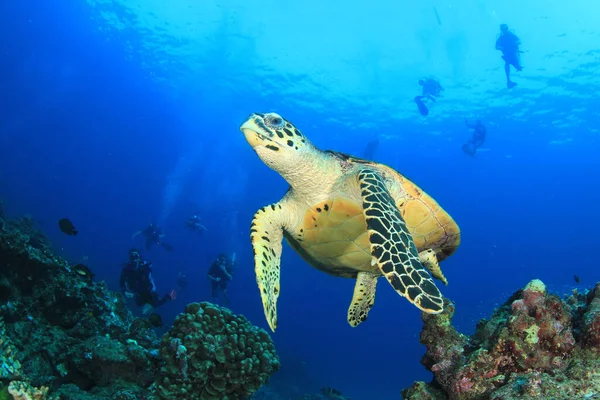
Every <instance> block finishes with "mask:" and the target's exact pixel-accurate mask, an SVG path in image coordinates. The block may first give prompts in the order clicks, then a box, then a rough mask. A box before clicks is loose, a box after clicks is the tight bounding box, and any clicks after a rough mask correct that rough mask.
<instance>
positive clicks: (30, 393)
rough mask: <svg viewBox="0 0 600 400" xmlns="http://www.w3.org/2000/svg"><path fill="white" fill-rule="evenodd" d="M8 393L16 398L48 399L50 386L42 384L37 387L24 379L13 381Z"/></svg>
mask: <svg viewBox="0 0 600 400" xmlns="http://www.w3.org/2000/svg"><path fill="white" fill-rule="evenodd" d="M8 393H10V394H11V395H12V397H13V399H14V400H46V399H49V397H48V388H47V387H45V386H42V387H41V388H39V389H38V388H35V387H33V386H31V385H30V384H28V383H27V382H24V381H12V382H11V383H10V384H9V385H8Z"/></svg>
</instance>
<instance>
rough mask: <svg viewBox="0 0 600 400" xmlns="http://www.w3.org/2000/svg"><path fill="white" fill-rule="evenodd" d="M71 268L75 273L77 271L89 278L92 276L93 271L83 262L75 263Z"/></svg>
mask: <svg viewBox="0 0 600 400" xmlns="http://www.w3.org/2000/svg"><path fill="white" fill-rule="evenodd" d="M72 268H73V271H75V272H76V273H78V274H79V275H81V276H84V277H86V278H89V279H92V278H93V277H94V273H93V272H92V271H91V270H90V269H89V268H88V267H86V266H85V265H83V264H77V265H75V266H74V267H72Z"/></svg>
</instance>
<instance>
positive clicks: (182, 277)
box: [177, 271, 189, 290]
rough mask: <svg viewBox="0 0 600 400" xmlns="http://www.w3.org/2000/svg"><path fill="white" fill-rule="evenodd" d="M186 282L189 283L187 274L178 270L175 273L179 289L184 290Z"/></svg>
mask: <svg viewBox="0 0 600 400" xmlns="http://www.w3.org/2000/svg"><path fill="white" fill-rule="evenodd" d="M188 283H189V281H188V277H187V274H186V273H185V272H181V271H180V272H179V273H178V274H177V287H178V288H179V289H180V290H184V289H185V288H187V286H188Z"/></svg>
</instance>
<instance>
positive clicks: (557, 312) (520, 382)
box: [403, 280, 600, 400]
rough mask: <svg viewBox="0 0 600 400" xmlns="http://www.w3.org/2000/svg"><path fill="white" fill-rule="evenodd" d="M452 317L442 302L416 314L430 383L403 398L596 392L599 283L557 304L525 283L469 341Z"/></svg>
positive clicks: (480, 399)
mask: <svg viewBox="0 0 600 400" xmlns="http://www.w3.org/2000/svg"><path fill="white" fill-rule="evenodd" d="M453 313H454V306H453V304H452V303H451V302H448V301H447V306H446V307H445V310H444V312H443V313H442V314H439V315H429V314H423V321H424V327H423V331H422V333H421V342H422V343H423V344H425V345H426V347H427V352H426V354H425V356H424V357H423V365H425V367H426V368H427V369H428V370H430V371H431V372H433V374H434V381H433V382H432V384H425V383H422V382H420V383H418V384H416V385H413V387H411V388H410V389H407V390H405V391H403V396H404V398H405V399H410V400H416V399H428V398H431V399H446V398H448V399H453V400H484V399H485V400H488V399H498V400H500V399H512V398H515V399H517V398H518V399H541V398H553V399H554V398H556V399H559V398H560V399H562V398H584V397H577V396H580V395H585V394H590V393H599V392H600V391H599V390H598V389H599V387H600V379H598V377H599V376H600V354H598V352H597V350H598V348H599V343H600V340H599V338H600V284H599V285H597V286H596V288H595V289H594V290H593V291H590V293H589V294H587V295H585V296H584V295H578V294H575V296H574V297H573V298H572V299H570V300H569V301H568V302H564V301H563V300H561V299H560V298H559V297H557V296H555V295H553V294H549V293H547V292H546V287H545V285H544V284H543V283H542V282H541V281H539V280H534V281H531V282H530V283H529V284H528V285H527V286H526V287H525V288H524V289H522V290H519V291H518V292H516V293H515V294H514V295H513V296H511V298H510V299H509V300H508V301H507V302H506V303H505V304H504V305H502V306H501V307H499V308H498V309H497V310H496V311H495V312H494V313H493V314H492V316H491V318H490V319H489V320H482V321H480V322H479V324H478V326H477V330H476V332H475V334H474V335H473V336H472V337H470V338H467V337H466V336H464V335H461V334H459V333H458V332H457V331H456V330H455V329H454V328H453V327H452V325H451V319H452V315H453ZM576 338H577V339H576ZM440 390H441V391H442V392H440ZM436 396H437V397H436ZM574 396H575V397H574Z"/></svg>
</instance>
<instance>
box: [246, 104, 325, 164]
mask: <svg viewBox="0 0 600 400" xmlns="http://www.w3.org/2000/svg"><path fill="white" fill-rule="evenodd" d="M240 130H241V131H242V132H243V133H244V136H245V137H246V140H247V141H248V143H249V144H250V146H252V148H253V149H254V151H255V152H256V154H258V156H259V157H260V159H261V160H262V161H263V162H264V163H265V164H267V165H268V166H269V167H271V168H273V169H274V170H276V171H279V172H283V171H285V170H288V169H291V168H295V167H297V165H298V163H299V162H301V161H302V160H303V159H304V156H305V155H306V153H307V152H311V151H313V150H314V147H313V146H312V144H311V143H310V142H309V141H308V139H306V137H305V136H304V135H303V134H302V133H301V132H300V131H299V130H298V129H297V128H296V127H295V126H294V125H293V124H292V123H290V122H289V121H287V120H285V119H284V118H283V117H281V116H280V115H279V114H275V113H267V114H260V113H255V114H252V115H250V118H248V120H246V122H244V123H243V124H242V126H241V127H240Z"/></svg>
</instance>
